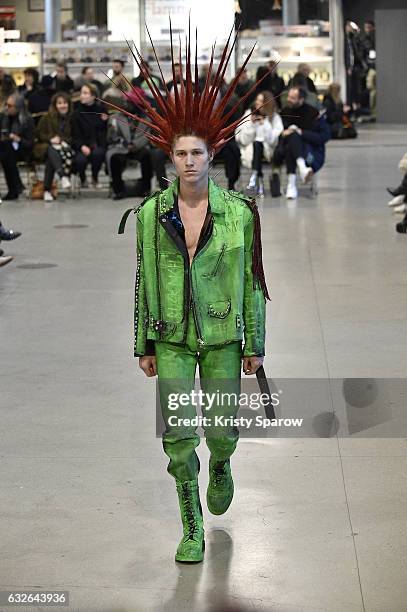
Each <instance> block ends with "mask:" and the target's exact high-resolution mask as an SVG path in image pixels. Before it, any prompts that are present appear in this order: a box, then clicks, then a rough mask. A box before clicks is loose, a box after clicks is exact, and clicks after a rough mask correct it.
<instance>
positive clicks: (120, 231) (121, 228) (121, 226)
mask: <svg viewBox="0 0 407 612" xmlns="http://www.w3.org/2000/svg"><path fill="white" fill-rule="evenodd" d="M131 212H136V211H135V209H134V208H128V209H127V210H126V212H125V213H124V215H123V216H122V218H121V221H120V224H119V229H118V232H117V233H118V234H124V228H125V227H126V221H127V219H128V217H129V214H130V213H131Z"/></svg>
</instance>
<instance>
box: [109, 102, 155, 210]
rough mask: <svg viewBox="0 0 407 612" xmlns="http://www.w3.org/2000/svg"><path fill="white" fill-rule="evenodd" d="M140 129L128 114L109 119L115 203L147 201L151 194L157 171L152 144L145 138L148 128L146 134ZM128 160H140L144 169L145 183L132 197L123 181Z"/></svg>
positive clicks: (142, 169)
mask: <svg viewBox="0 0 407 612" xmlns="http://www.w3.org/2000/svg"><path fill="white" fill-rule="evenodd" d="M139 112H140V111H139ZM138 127H140V126H139V125H138V124H136V122H135V121H134V119H130V118H129V117H127V116H126V115H125V114H124V113H115V114H114V115H112V116H111V117H109V123H108V129H107V142H108V150H107V153H106V165H107V168H108V172H109V175H110V177H111V181H112V189H113V200H122V199H123V198H126V197H128V195H131V196H135V197H137V196H144V197H145V196H146V195H149V194H150V192H151V179H152V175H153V170H152V164H151V154H150V144H149V141H148V140H147V138H146V136H145V134H144V130H145V129H146V128H145V127H144V126H143V129H142V130H138V129H137V128H138ZM128 159H136V160H138V161H139V162H140V166H141V179H140V180H139V181H138V182H137V185H136V188H135V190H134V191H132V192H131V194H130V193H129V190H128V188H126V185H125V183H124V181H123V178H122V174H123V172H124V170H125V168H126V165H127V160H128Z"/></svg>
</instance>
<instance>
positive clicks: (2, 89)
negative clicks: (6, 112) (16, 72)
mask: <svg viewBox="0 0 407 612" xmlns="http://www.w3.org/2000/svg"><path fill="white" fill-rule="evenodd" d="M16 89H17V87H16V83H15V81H14V79H13V77H12V76H11V75H9V74H3V76H2V78H1V81H0V109H2V108H3V106H4V105H5V104H6V101H7V98H8V97H9V96H11V94H12V93H14V92H15V91H16Z"/></svg>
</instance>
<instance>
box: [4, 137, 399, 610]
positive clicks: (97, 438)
mask: <svg viewBox="0 0 407 612" xmlns="http://www.w3.org/2000/svg"><path fill="white" fill-rule="evenodd" d="M406 138H407V130H406V128H405V127H403V128H398V127H397V126H393V127H386V128H383V127H379V126H371V127H367V128H364V129H363V130H361V133H360V138H359V139H358V140H357V141H355V142H349V143H330V145H329V149H328V160H327V164H326V167H325V169H324V170H323V171H322V172H321V176H320V181H319V186H320V192H319V195H318V197H317V198H315V199H311V198H310V197H309V196H308V194H307V193H306V192H305V194H304V197H302V198H301V199H299V200H298V203H297V205H296V206H295V205H293V204H291V205H290V206H287V204H286V202H285V201H284V199H280V200H273V201H272V200H271V199H270V198H268V197H267V198H266V199H265V201H264V203H263V204H262V205H261V209H262V225H263V248H264V254H265V267H266V270H267V276H268V282H269V286H270V288H271V290H272V298H273V301H272V303H271V304H270V305H269V306H268V325H267V330H268V333H267V357H266V361H265V367H266V371H267V372H268V373H269V375H270V376H273V377H306V378H308V377H321V378H325V377H330V378H335V377H339V378H341V377H369V378H372V379H374V378H379V377H380V378H386V377H388V378H391V377H404V376H405V371H406V363H407V342H406V341H407V336H406V322H407V280H406V253H407V237H406V236H403V235H399V234H396V233H395V230H394V225H395V222H396V218H395V217H396V216H395V215H392V213H391V212H390V211H389V210H388V209H387V207H386V205H385V203H386V201H387V197H386V194H385V192H384V186H385V185H388V184H390V185H396V184H397V183H398V181H399V179H400V173H399V171H398V170H397V163H398V160H399V158H400V157H401V156H402V154H403V153H404V152H405V143H406ZM222 180H223V179H219V182H222ZM133 204H134V202H132V201H130V200H128V201H122V202H119V203H115V202H112V201H110V200H108V199H107V198H106V197H103V196H99V197H93V198H89V197H87V198H83V199H81V200H76V201H64V202H62V201H61V202H56V203H53V204H50V205H47V204H45V203H43V202H42V201H35V202H30V201H26V200H24V199H22V200H21V201H19V202H7V203H6V202H5V203H3V205H2V207H1V210H0V212H1V219H2V221H3V223H4V225H6V226H9V227H12V228H14V229H20V230H21V231H22V232H23V236H22V237H21V238H20V239H18V240H16V241H15V242H12V243H2V247H6V251H7V253H8V254H11V255H14V256H15V259H14V261H13V262H12V263H11V264H9V265H8V266H6V267H4V268H2V269H1V271H0V306H1V320H0V325H1V368H0V375H1V381H2V382H1V404H2V408H1V419H2V427H1V433H0V436H1V444H0V454H1V456H0V482H1V487H0V504H1V509H0V512H1V514H0V516H1V536H0V546H1V551H0V589H2V590H6V589H30V588H31V589H36V590H38V589H40V588H44V589H48V590H55V589H59V590H68V591H70V606H69V609H70V610H75V611H81V612H82V611H88V610H89V611H95V612H96V611H100V612H101V611H107V610H109V611H110V610H123V611H124V610H126V611H136V610H137V611H142V612H144V611H150V610H155V611H161V610H164V611H167V612H170V611H171V612H175V611H177V612H178V611H183V610H188V611H191V610H194V611H195V610H196V611H201V610H202V611H203V610H207V609H208V606H209V605H211V604H213V603H214V602H216V601H218V600H219V598H224V597H230V599H231V600H232V601H233V603H234V604H235V605H237V604H239V605H242V606H244V609H248V610H272V611H273V612H308V611H310V612H311V611H313V612H316V611H321V612H345V611H346V612H348V611H349V612H356V611H358V612H359V611H362V610H367V611H368V612H402V611H405V610H407V582H406V570H407V561H406V559H407V527H406V520H405V517H406V502H407V481H406V474H407V439H406V437H403V438H399V439H395V438H393V439H378V438H370V439H362V438H357V439H345V438H339V437H334V438H330V439H302V440H299V439H275V440H266V439H264V440H248V439H246V440H244V439H242V440H241V441H240V443H239V446H238V450H237V452H236V453H235V455H234V457H233V461H232V467H233V471H234V476H235V484H236V495H235V500H234V502H233V504H232V506H231V508H230V510H229V511H228V512H227V513H226V514H225V515H224V516H220V517H215V516H212V515H210V514H209V513H208V511H207V510H206V507H204V513H205V521H206V533H207V549H206V558H205V561H204V563H203V564H201V565H198V566H181V565H177V564H175V562H174V560H173V555H174V553H175V548H176V546H177V544H178V541H179V538H180V535H181V529H180V521H179V515H178V507H177V499H176V493H175V487H174V481H173V480H172V478H171V477H170V476H169V475H168V474H167V473H166V465H167V458H166V456H165V455H164V453H163V451H162V447H161V441H160V440H159V439H157V438H156V437H155V417H154V409H153V398H154V393H155V389H154V384H155V383H154V380H152V379H146V378H145V377H144V376H143V375H142V373H141V371H139V369H138V363H137V360H135V359H134V358H133V356H132V316H133V315H132V308H133V278H134V271H135V240H134V235H135V234H134V217H133V216H131V217H130V218H129V222H128V225H127V232H126V234H125V235H124V236H118V235H117V226H118V223H119V220H120V218H121V214H122V212H123V210H125V209H126V208H127V207H129V206H132V205H133ZM397 218H398V219H399V218H400V216H398V217H397ZM64 224H78V225H83V227H77V228H56V226H57V225H64ZM32 263H46V264H52V266H53V267H46V268H38V269H36V268H24V267H20V266H23V265H25V264H32ZM198 452H199V454H200V457H201V465H202V471H201V483H202V486H201V489H202V491H203V495H202V497H203V498H204V492H205V488H206V484H207V467H206V466H207V459H208V453H207V450H206V446H205V444H204V443H201V445H200V447H199V448H198ZM4 609H6V608H4ZM7 609H9V608H8V607H7ZM29 609H31V610H37V609H42V608H35V607H32V608H29ZM44 609H45V608H44ZM58 609H59V608H58ZM60 609H61V610H62V609H63V608H60ZM65 609H66V608H65ZM221 609H225V608H224V604H221Z"/></svg>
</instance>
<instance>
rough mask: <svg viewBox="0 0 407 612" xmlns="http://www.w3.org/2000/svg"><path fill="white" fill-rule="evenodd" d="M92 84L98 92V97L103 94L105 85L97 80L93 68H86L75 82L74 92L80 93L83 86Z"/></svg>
mask: <svg viewBox="0 0 407 612" xmlns="http://www.w3.org/2000/svg"><path fill="white" fill-rule="evenodd" d="M86 83H91V84H92V85H94V86H95V87H96V89H97V91H98V94H97V95H98V97H99V96H100V95H101V94H102V89H103V85H102V83H101V82H100V81H98V80H97V79H95V74H94V72H93V68H92V67H91V66H85V67H84V68H82V71H81V75H80V76H79V77H78V78H77V79H75V81H74V90H75V91H80V89H81V87H82V85H85V84H86Z"/></svg>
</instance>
